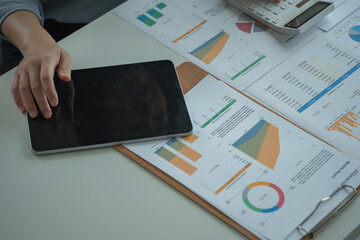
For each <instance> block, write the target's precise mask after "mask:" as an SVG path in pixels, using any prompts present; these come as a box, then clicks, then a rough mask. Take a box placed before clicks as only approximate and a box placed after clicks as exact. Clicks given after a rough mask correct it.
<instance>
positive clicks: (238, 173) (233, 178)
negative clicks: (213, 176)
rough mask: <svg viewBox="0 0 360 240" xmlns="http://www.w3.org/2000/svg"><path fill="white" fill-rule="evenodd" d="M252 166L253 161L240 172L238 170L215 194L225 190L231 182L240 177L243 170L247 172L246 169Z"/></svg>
mask: <svg viewBox="0 0 360 240" xmlns="http://www.w3.org/2000/svg"><path fill="white" fill-rule="evenodd" d="M250 166H251V163H248V164H247V165H246V166H245V167H243V168H242V169H241V170H240V171H239V172H237V173H236V174H235V175H234V176H233V177H232V178H230V180H229V181H227V182H226V183H225V184H224V185H222V186H221V187H220V188H219V189H218V190H217V191H216V192H215V194H216V195H217V194H219V193H220V192H221V191H222V190H224V189H225V188H226V187H227V186H229V184H230V183H232V182H233V181H234V180H235V179H236V178H238V177H239V176H240V175H241V174H242V173H243V172H245V170H246V169H248V168H249V167H250Z"/></svg>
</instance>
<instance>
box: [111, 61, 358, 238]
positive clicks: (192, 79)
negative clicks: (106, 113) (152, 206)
mask: <svg viewBox="0 0 360 240" xmlns="http://www.w3.org/2000/svg"><path fill="white" fill-rule="evenodd" d="M176 70H177V74H178V77H179V80H180V83H181V86H182V90H183V93H184V94H186V93H187V92H188V91H189V90H191V89H192V88H193V87H194V86H195V85H196V84H197V83H199V82H200V81H201V80H202V79H203V78H204V77H205V76H207V75H208V74H209V73H208V72H207V71H205V70H203V69H202V68H200V67H198V66H196V65H195V64H193V63H191V62H184V63H182V64H181V65H179V66H178V67H177V68H176ZM235 90H236V89H235ZM236 91H238V90H236ZM238 92H239V91H238ZM240 93H241V92H240ZM241 94H243V93H241ZM243 95H244V94H243ZM244 96H246V95H244ZM246 97H247V98H249V97H248V96H246ZM250 99H251V98H250ZM251 100H252V101H254V99H251ZM254 102H256V103H257V104H259V105H261V106H262V107H264V108H266V109H267V110H269V111H272V110H271V109H269V108H268V107H266V106H264V105H263V104H261V103H259V102H257V101H254ZM272 112H273V113H275V112H274V111H272ZM275 114H277V113H275ZM277 115H278V116H280V115H279V114H277ZM280 117H282V116H280ZM282 118H283V119H285V120H287V119H286V118H284V117H282ZM287 121H289V120H287ZM292 124H293V123H292ZM296 126H297V125H296ZM297 127H299V126H297ZM302 130H304V129H302ZM304 131H306V130H304ZM306 132H307V133H309V132H308V131H306ZM310 134H311V133H310ZM311 135H312V134H311ZM320 140H321V139H320ZM115 149H116V150H118V151H120V152H121V153H123V154H124V155H126V156H127V157H129V158H130V159H132V160H133V161H135V162H136V163H138V164H139V165H140V166H142V167H143V168H145V169H146V170H148V171H150V172H151V173H152V174H154V175H155V176H157V177H158V178H160V179H161V180H163V181H164V182H166V183H167V184H169V185H170V186H171V187H173V188H175V189H176V190H177V191H179V192H181V193H182V194H184V195H185V196H186V197H188V198H189V199H191V200H192V201H194V202H195V203H197V204H198V205H200V206H201V207H203V208H204V209H206V210H207V211H209V212H210V213H212V214H213V215H215V216H216V217H218V218H219V219H220V220H222V221H223V222H225V223H226V224H228V225H229V226H231V227H232V228H234V229H235V230H236V231H238V232H240V233H241V234H243V235H244V236H246V237H247V238H249V239H251V240H257V239H259V238H258V237H256V236H255V235H254V234H253V233H252V232H250V231H249V230H247V229H246V228H245V227H243V226H241V225H240V224H238V223H237V222H235V221H234V220H232V219H231V218H229V217H228V216H227V215H225V214H224V213H223V212H221V211H220V210H218V209H217V208H216V207H214V206H213V205H211V204H210V203H208V202H207V201H206V200H204V199H203V198H201V197H199V196H198V195H197V194H196V193H194V192H193V191H191V190H190V189H188V188H187V187H186V186H184V185H183V184H181V183H180V182H178V181H177V180H175V179H174V178H172V177H171V176H170V175H168V174H167V173H165V172H164V171H162V170H160V169H158V168H157V167H155V166H154V165H152V164H151V163H149V162H148V161H146V160H145V159H143V158H141V157H139V156H138V155H137V154H135V153H133V152H132V151H130V150H129V149H127V148H125V147H124V146H122V145H117V146H115ZM344 188H349V189H351V190H352V191H351V193H350V194H349V195H348V197H347V198H346V199H345V200H344V201H343V202H341V203H340V204H339V205H338V206H337V207H336V208H335V209H334V210H333V211H332V212H330V213H329V214H328V215H327V216H326V217H325V218H324V219H323V220H322V221H321V222H319V223H318V224H317V225H316V226H314V227H313V228H312V229H309V230H307V229H305V228H303V224H304V223H305V222H306V221H307V220H308V219H310V218H311V216H312V215H313V214H314V213H315V212H316V210H317V209H318V207H320V205H322V203H324V202H326V201H328V200H330V199H331V197H332V196H333V195H335V194H336V193H337V192H339V191H341V190H342V189H344ZM359 192H360V186H358V187H357V189H355V188H353V187H351V186H348V185H343V186H341V187H339V188H338V189H337V190H336V191H335V192H334V193H332V194H331V195H330V196H328V197H326V198H324V199H321V200H320V201H319V203H318V205H317V206H316V207H315V209H314V211H313V212H312V213H311V214H310V215H309V216H308V217H307V218H306V219H305V220H304V221H303V222H302V223H301V224H300V225H299V226H298V227H297V230H298V231H300V232H302V233H305V234H306V236H305V237H304V238H303V239H311V238H312V237H314V236H315V235H316V234H317V232H319V231H320V230H321V229H323V228H324V227H325V226H326V225H327V224H328V223H329V222H330V221H331V220H332V219H333V218H334V217H335V216H336V215H337V214H338V213H339V212H341V210H342V209H343V208H345V207H346V206H347V205H348V204H349V203H350V202H351V201H352V200H353V199H355V198H356V196H357V195H358V193H359Z"/></svg>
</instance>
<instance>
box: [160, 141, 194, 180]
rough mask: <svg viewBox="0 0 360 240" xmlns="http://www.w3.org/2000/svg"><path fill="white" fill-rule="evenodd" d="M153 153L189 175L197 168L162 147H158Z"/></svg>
mask: <svg viewBox="0 0 360 240" xmlns="http://www.w3.org/2000/svg"><path fill="white" fill-rule="evenodd" d="M155 153H156V154H157V155H159V156H160V157H161V158H163V159H165V160H166V161H168V162H170V163H171V164H173V165H174V166H176V167H177V168H179V169H180V170H182V171H184V172H185V173H187V174H189V175H191V174H193V173H194V172H195V171H196V170H197V168H196V167H194V166H193V165H191V164H190V163H188V162H186V161H185V160H184V159H182V158H180V157H178V156H176V155H175V154H174V153H172V152H170V151H169V150H168V149H166V148H164V147H161V148H159V150H157V151H156V152H155Z"/></svg>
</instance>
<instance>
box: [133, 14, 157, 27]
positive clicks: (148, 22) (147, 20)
mask: <svg viewBox="0 0 360 240" xmlns="http://www.w3.org/2000/svg"><path fill="white" fill-rule="evenodd" d="M137 19H139V20H140V21H141V22H143V23H145V24H146V25H148V26H149V27H151V26H152V25H154V24H155V23H156V22H155V21H154V20H152V19H151V18H149V17H148V16H146V15H144V14H141V15H140V16H138V17H137Z"/></svg>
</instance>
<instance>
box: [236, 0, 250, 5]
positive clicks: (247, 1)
mask: <svg viewBox="0 0 360 240" xmlns="http://www.w3.org/2000/svg"><path fill="white" fill-rule="evenodd" d="M252 2H253V1H252V0H241V1H239V3H241V4H242V5H245V6H247V5H249V4H250V3H252Z"/></svg>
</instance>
